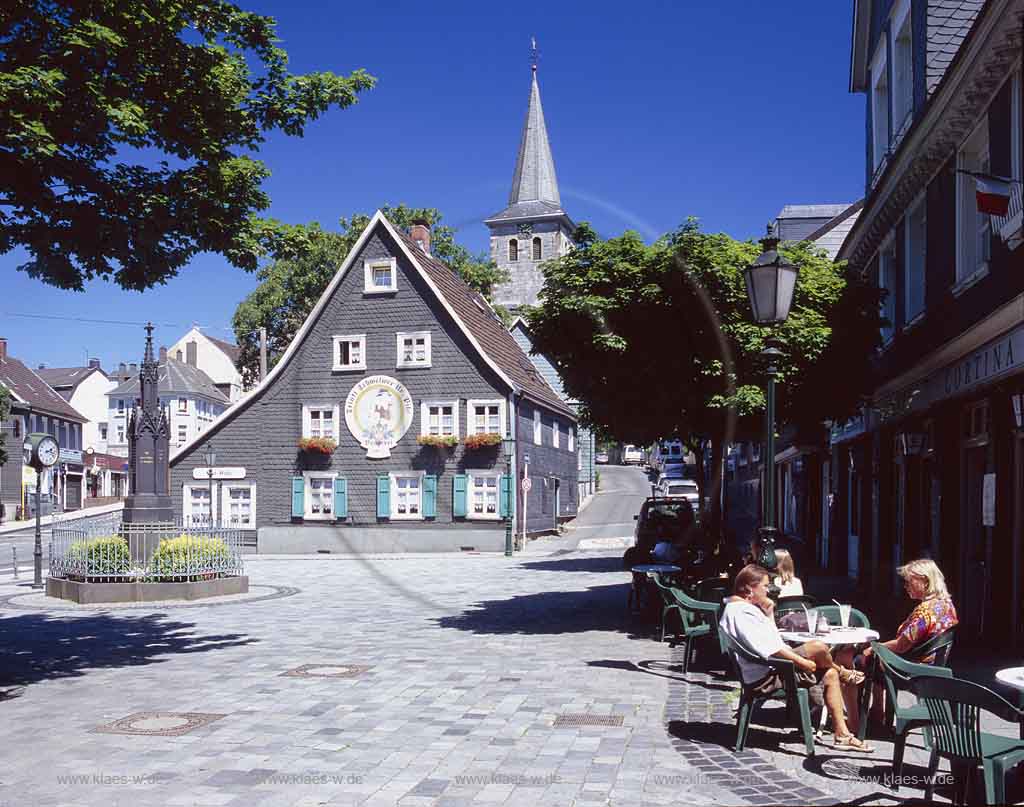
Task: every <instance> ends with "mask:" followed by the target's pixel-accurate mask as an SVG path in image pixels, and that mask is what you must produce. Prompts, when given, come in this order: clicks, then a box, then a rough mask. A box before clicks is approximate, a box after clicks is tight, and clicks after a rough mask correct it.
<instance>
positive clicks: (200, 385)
mask: <svg viewBox="0 0 1024 807" xmlns="http://www.w3.org/2000/svg"><path fill="white" fill-rule="evenodd" d="M157 390H158V391H159V393H160V394H161V395H165V394H168V393H172V392H183V393H186V394H190V395H202V396H203V397H204V398H210V399H212V400H214V401H217V402H218V403H227V402H228V399H227V398H226V397H225V396H224V393H222V392H221V391H220V390H219V389H217V387H216V385H215V384H214V383H213V381H212V380H211V379H210V377H209V376H208V375H207V374H206V373H204V372H203V371H202V370H200V369H199V368H198V367H193V366H192V365H191V364H186V363H185V362H183V361H178V360H177V359H172V358H171V357H170V356H168V357H167V358H166V359H162V360H161V361H160V365H159V369H158V370H157ZM108 394H109V395H112V396H114V397H115V398H118V397H122V398H124V397H128V396H134V397H136V398H137V397H138V396H139V377H138V376H137V375H136V376H132V377H131V378H129V379H127V380H126V381H122V382H121V383H120V384H118V386H117V387H115V388H114V389H113V390H111V391H110V392H109V393H108Z"/></svg>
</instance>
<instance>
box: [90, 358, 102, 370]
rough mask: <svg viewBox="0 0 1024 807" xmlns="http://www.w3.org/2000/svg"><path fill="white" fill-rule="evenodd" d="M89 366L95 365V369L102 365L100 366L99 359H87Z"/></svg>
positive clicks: (99, 368) (100, 368)
mask: <svg viewBox="0 0 1024 807" xmlns="http://www.w3.org/2000/svg"><path fill="white" fill-rule="evenodd" d="M89 367H95V368H96V369H97V370H102V369H103V368H102V367H100V360H99V359H89Z"/></svg>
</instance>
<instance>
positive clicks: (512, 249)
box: [508, 238, 519, 263]
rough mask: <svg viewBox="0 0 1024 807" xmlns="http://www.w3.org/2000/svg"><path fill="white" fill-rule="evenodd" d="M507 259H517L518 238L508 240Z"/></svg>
mask: <svg viewBox="0 0 1024 807" xmlns="http://www.w3.org/2000/svg"><path fill="white" fill-rule="evenodd" d="M508 259H509V261H511V262H512V263H515V262H516V261H518V260H519V239H517V238H511V239H509V242H508Z"/></svg>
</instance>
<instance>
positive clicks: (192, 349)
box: [185, 341, 199, 367]
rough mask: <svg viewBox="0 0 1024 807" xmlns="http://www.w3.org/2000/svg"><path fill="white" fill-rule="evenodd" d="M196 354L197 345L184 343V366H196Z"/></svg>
mask: <svg viewBox="0 0 1024 807" xmlns="http://www.w3.org/2000/svg"><path fill="white" fill-rule="evenodd" d="M198 352H199V345H198V344H197V343H196V342H195V341H192V342H186V343H185V363H186V364H191V365H192V366H193V367H195V366H196V361H197V356H196V354H197V353H198Z"/></svg>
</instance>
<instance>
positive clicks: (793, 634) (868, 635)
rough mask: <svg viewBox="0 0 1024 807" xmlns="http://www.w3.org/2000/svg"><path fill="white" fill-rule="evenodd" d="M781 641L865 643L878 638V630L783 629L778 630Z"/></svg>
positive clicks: (829, 643) (796, 642) (792, 642)
mask: <svg viewBox="0 0 1024 807" xmlns="http://www.w3.org/2000/svg"><path fill="white" fill-rule="evenodd" d="M779 635H780V636H781V637H782V641H784V642H789V643H790V644H803V643H804V642H815V641H816V642H824V643H825V644H827V645H837V644H867V643H868V642H870V641H872V640H873V639H877V638H878V631H877V630H871V628H839V627H833V628H832V630H831V631H829V632H828V633H807V632H805V631H796V630H783V631H779Z"/></svg>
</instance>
